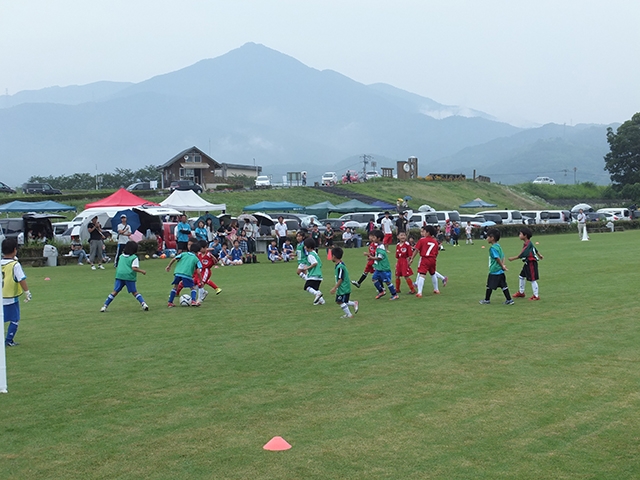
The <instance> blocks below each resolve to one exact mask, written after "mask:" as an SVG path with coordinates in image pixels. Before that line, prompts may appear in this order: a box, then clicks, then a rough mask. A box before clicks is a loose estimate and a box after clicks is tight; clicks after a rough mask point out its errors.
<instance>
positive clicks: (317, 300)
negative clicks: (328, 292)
mask: <svg viewBox="0 0 640 480" xmlns="http://www.w3.org/2000/svg"><path fill="white" fill-rule="evenodd" d="M321 299H322V292H318V293H316V296H315V298H314V299H313V304H314V305H322V304H321V303H320V300H321Z"/></svg>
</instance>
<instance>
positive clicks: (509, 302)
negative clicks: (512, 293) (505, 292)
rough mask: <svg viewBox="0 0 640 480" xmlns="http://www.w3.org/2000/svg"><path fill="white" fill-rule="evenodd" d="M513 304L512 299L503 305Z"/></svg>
mask: <svg viewBox="0 0 640 480" xmlns="http://www.w3.org/2000/svg"><path fill="white" fill-rule="evenodd" d="M514 303H516V302H514V301H513V298H512V299H511V300H507V301H506V302H504V304H505V305H513V304H514Z"/></svg>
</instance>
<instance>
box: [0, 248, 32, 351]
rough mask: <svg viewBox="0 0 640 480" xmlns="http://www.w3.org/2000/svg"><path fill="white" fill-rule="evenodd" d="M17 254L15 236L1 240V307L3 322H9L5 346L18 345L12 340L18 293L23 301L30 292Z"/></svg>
mask: <svg viewBox="0 0 640 480" xmlns="http://www.w3.org/2000/svg"><path fill="white" fill-rule="evenodd" d="M17 254H18V241H17V240H16V239H15V238H6V239H4V240H3V242H2V262H0V265H2V279H3V281H2V309H3V311H4V322H5V323H7V322H9V327H8V328H7V336H6V338H5V340H4V344H5V346H6V347H15V346H16V345H20V344H19V343H16V342H14V340H13V339H14V338H15V336H16V332H17V331H18V324H19V323H20V295H22V294H23V293H24V295H25V296H24V301H25V302H28V301H29V300H31V292H30V291H29V287H28V286H27V276H26V275H25V274H24V270H22V265H20V262H18V260H17V259H16V255H17Z"/></svg>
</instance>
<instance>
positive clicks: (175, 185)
mask: <svg viewBox="0 0 640 480" xmlns="http://www.w3.org/2000/svg"><path fill="white" fill-rule="evenodd" d="M169 190H170V191H172V192H173V191H174V190H193V191H194V192H196V193H202V187H201V186H200V185H198V184H197V183H196V182H194V181H193V180H174V181H173V182H171V185H169Z"/></svg>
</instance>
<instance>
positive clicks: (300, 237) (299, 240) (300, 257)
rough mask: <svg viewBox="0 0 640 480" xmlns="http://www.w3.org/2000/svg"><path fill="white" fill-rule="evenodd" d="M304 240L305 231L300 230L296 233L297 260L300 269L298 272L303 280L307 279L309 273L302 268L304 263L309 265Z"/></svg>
mask: <svg viewBox="0 0 640 480" xmlns="http://www.w3.org/2000/svg"><path fill="white" fill-rule="evenodd" d="M304 240H305V234H304V232H303V231H298V233H296V260H297V262H298V271H297V272H296V273H297V274H298V276H299V277H300V278H302V279H303V280H306V279H307V274H306V273H305V271H304V270H303V269H302V267H303V266H304V265H308V264H309V262H307V252H305V250H304Z"/></svg>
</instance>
